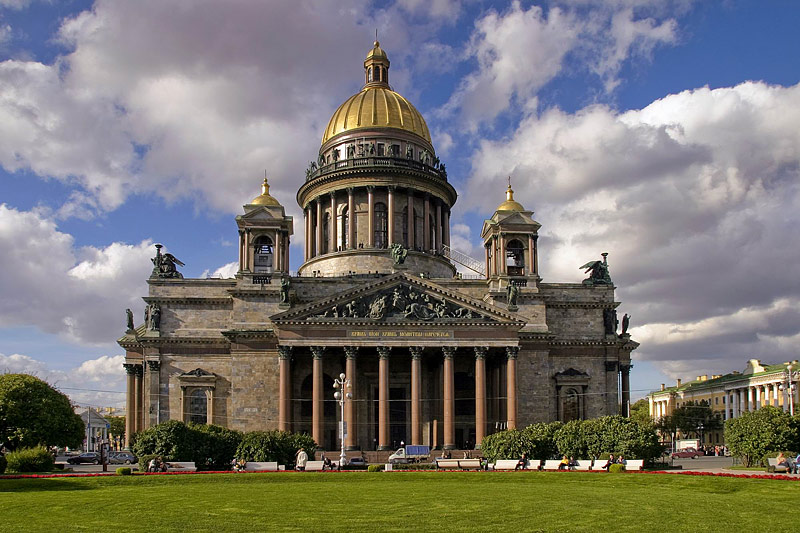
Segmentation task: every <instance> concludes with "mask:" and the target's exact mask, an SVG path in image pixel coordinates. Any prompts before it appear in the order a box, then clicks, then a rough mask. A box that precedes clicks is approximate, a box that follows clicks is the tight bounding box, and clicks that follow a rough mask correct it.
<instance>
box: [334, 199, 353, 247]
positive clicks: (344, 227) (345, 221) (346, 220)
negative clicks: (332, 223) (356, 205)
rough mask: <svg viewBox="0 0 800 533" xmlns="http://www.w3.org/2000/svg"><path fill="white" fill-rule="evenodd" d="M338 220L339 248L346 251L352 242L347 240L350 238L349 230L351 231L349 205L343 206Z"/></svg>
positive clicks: (337, 237) (337, 236)
mask: <svg viewBox="0 0 800 533" xmlns="http://www.w3.org/2000/svg"><path fill="white" fill-rule="evenodd" d="M337 218H338V220H337V221H336V228H337V230H338V232H337V235H336V239H337V242H338V244H337V246H338V247H339V248H340V249H342V250H346V249H347V246H348V245H349V244H350V242H349V241H348V240H347V238H348V233H349V232H348V230H349V229H350V216H349V212H348V210H347V205H343V206H342V207H341V209H339V216H338V217H337Z"/></svg>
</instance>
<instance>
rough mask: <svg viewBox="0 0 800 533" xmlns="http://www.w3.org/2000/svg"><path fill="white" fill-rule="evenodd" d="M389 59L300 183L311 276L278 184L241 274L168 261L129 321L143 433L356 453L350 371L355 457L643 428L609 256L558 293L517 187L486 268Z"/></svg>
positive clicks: (131, 381)
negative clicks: (192, 431) (635, 423)
mask: <svg viewBox="0 0 800 533" xmlns="http://www.w3.org/2000/svg"><path fill="white" fill-rule="evenodd" d="M389 65H390V63H389V59H388V57H387V55H386V53H385V52H384V51H383V50H382V49H381V47H380V44H379V43H378V42H377V41H376V42H375V43H374V47H373V48H372V49H371V50H370V51H369V53H368V54H367V57H366V60H365V61H364V87H363V88H362V89H361V91H360V92H358V93H357V94H355V95H353V96H351V97H350V98H348V99H347V100H345V101H344V103H343V104H342V105H341V106H339V108H338V109H336V111H335V112H334V113H333V116H332V117H331V119H330V122H329V123H328V126H327V127H326V128H325V131H324V132H322V146H321V147H320V149H319V154H318V157H317V159H316V160H315V161H314V162H312V163H311V164H310V165H309V167H308V169H307V170H306V172H305V176H304V177H303V176H302V174H301V173H298V183H299V185H300V186H299V188H298V191H297V202H298V204H299V205H300V207H301V208H302V210H303V222H302V223H303V224H304V231H303V232H302V233H303V235H304V238H305V242H304V259H305V261H304V262H303V264H302V265H300V266H299V268H297V272H296V273H294V272H293V273H291V274H290V265H289V241H290V238H291V236H292V234H293V228H294V221H293V220H292V217H290V216H287V215H286V214H285V211H284V207H283V206H282V204H281V202H280V201H279V200H278V199H276V198H274V197H273V196H271V195H270V193H269V184H268V183H267V180H266V179H265V180H264V183H263V186H262V193H261V194H260V195H259V196H256V197H255V198H253V199H252V200H251V201H250V202H248V203H247V204H246V205H244V208H243V212H242V214H240V215H239V216H237V217H236V224H237V226H238V231H239V240H238V242H239V270H238V273H237V274H236V277H235V278H233V279H184V278H183V277H182V276H181V274H180V273H179V270H178V267H179V266H180V265H181V263H180V262H179V261H178V260H177V259H176V258H175V257H174V256H172V255H170V254H162V253H161V250H160V247H159V248H158V249H157V252H156V257H155V258H154V259H153V263H154V268H153V273H152V275H151V277H150V279H149V280H148V285H149V294H148V295H147V296H145V297H144V300H145V302H146V304H147V307H146V313H145V321H144V323H142V324H140V325H138V326H135V325H134V321H133V318H132V314H131V313H130V312H128V330H127V332H126V333H125V335H124V336H123V337H122V338H121V339H119V344H120V345H121V346H122V347H123V348H125V350H126V361H125V365H124V366H125V370H126V371H127V412H128V415H129V416H128V417H127V424H128V427H127V430H128V431H127V434H128V435H131V434H133V433H135V432H136V431H139V430H141V429H144V428H147V427H150V426H152V425H155V424H157V423H160V422H164V421H166V420H170V419H178V420H184V421H186V422H189V421H193V422H207V423H213V424H218V425H221V426H226V427H229V428H233V429H239V430H243V431H251V430H266V429H281V430H287V431H295V432H307V433H309V434H311V435H312V436H313V438H314V439H315V440H316V442H317V443H318V444H319V445H320V446H321V447H322V448H323V449H329V450H330V449H337V448H338V434H337V427H338V421H339V418H340V409H339V407H340V406H339V404H338V403H337V402H336V401H335V400H334V398H333V394H334V388H333V384H334V379H336V378H338V377H339V376H340V374H341V373H344V374H345V375H346V379H347V380H349V388H346V390H347V391H349V392H350V393H351V395H352V398H351V399H348V400H347V401H345V403H344V420H345V421H346V427H347V430H346V446H347V448H348V449H350V450H376V449H377V450H386V449H390V448H392V447H394V446H397V445H399V444H400V443H405V444H420V445H429V446H432V447H443V448H445V449H454V448H461V449H466V448H473V447H479V446H480V443H481V441H482V439H483V438H484V437H485V436H486V435H488V434H491V433H493V432H495V431H498V430H500V429H503V428H515V427H516V428H523V427H524V426H526V425H528V424H531V423H533V422H540V421H553V420H562V421H568V420H572V419H584V418H592V417H597V416H603V415H609V414H617V413H622V414H627V411H628V406H629V390H630V387H629V374H630V369H631V358H630V356H631V351H632V350H634V349H635V348H636V347H637V346H638V344H637V343H636V342H634V341H632V340H631V339H630V336H629V335H628V334H627V320H625V319H623V321H622V322H623V323H622V327H621V328H619V327H618V320H617V313H616V310H615V309H616V307H617V306H618V305H619V302H616V301H615V300H614V285H613V282H612V280H611V276H610V273H609V267H608V262H607V259H606V254H603V256H602V258H600V257H599V256H600V253H598V258H597V260H596V261H592V262H590V263H587V264H586V265H584V268H585V270H586V271H587V274H588V276H589V277H588V278H586V279H585V280H583V281H580V279H579V278H578V279H577V280H576V281H577V282H574V283H544V282H543V281H542V279H541V278H540V277H539V269H538V259H539V249H538V248H537V242H538V230H539V228H540V224H539V223H538V222H536V221H535V220H534V219H533V212H532V211H529V210H528V209H526V208H525V207H524V206H522V205H521V204H520V203H519V202H517V201H515V200H514V191H513V190H512V188H511V185H512V184H511V183H509V186H508V189H507V190H506V191H505V199H503V198H502V197H500V198H498V199H497V200H498V203H499V205H498V206H497V209H496V210H495V212H494V213H493V214H490V217H489V218H487V219H486V220H485V221H484V223H483V228H482V230H481V238H482V240H483V244H484V250H485V253H484V257H482V258H471V257H468V256H466V255H465V254H462V253H460V252H458V251H457V250H454V249H452V248H451V247H450V210H451V209H452V207H453V205H454V204H455V202H456V199H457V197H458V195H457V193H456V190H455V189H454V188H453V186H452V185H451V184H450V183H449V182H448V180H447V171H446V167H445V164H444V163H442V162H441V161H440V160H439V158H438V157H437V156H436V150H435V148H434V146H433V144H432V143H431V136H430V133H429V131H428V127H427V125H426V123H425V119H424V118H423V117H422V115H421V114H420V113H419V111H417V110H416V109H415V108H414V106H413V105H412V104H411V103H410V102H409V101H408V100H406V99H405V98H403V97H402V96H401V95H399V94H398V93H396V92H394V91H393V90H392V89H391V87H390V85H389ZM598 252H599V250H598ZM454 263H459V264H461V265H463V266H464V267H465V268H464V269H462V270H464V271H465V272H467V271H469V272H472V273H474V274H472V275H468V274H464V275H462V274H459V273H458V272H457V271H456V268H455V266H454ZM579 266H580V265H576V274H580V272H579V271H578V267H579ZM626 318H627V317H626Z"/></svg>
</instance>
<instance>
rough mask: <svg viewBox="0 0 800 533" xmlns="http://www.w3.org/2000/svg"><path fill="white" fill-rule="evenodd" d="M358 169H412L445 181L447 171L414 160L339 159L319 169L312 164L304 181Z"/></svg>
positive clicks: (437, 166) (440, 165)
mask: <svg viewBox="0 0 800 533" xmlns="http://www.w3.org/2000/svg"><path fill="white" fill-rule="evenodd" d="M359 168H397V169H412V170H418V171H421V172H425V173H426V174H430V175H432V176H434V177H436V178H439V179H441V180H444V181H447V170H446V169H445V166H444V164H438V165H436V166H432V165H428V164H427V163H423V162H422V161H416V160H414V159H408V158H404V157H390V156H370V157H353V158H348V159H339V160H338V161H334V162H332V163H328V164H325V165H322V166H321V167H318V166H317V164H316V163H312V164H311V165H310V166H309V168H308V169H307V170H306V181H311V180H314V179H317V178H319V177H321V176H324V175H326V174H332V173H334V172H339V171H342V170H347V169H359Z"/></svg>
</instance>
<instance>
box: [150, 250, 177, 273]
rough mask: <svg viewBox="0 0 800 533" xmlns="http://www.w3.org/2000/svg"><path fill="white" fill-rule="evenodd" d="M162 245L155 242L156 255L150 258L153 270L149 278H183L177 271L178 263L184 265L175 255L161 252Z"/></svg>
mask: <svg viewBox="0 0 800 533" xmlns="http://www.w3.org/2000/svg"><path fill="white" fill-rule="evenodd" d="M161 248H163V245H161V244H156V256H155V257H154V258H152V259H151V261H152V262H153V272H152V273H151V274H150V277H151V278H165V279H175V278H178V279H183V274H181V273H180V272H178V265H180V266H185V265H184V264H183V263H182V262H181V261H180V260H179V259H178V258H177V257H175V256H174V255H172V254H162V253H161Z"/></svg>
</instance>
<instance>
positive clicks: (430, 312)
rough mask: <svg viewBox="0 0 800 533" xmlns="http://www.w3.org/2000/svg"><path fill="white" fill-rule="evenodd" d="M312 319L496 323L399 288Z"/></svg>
mask: <svg viewBox="0 0 800 533" xmlns="http://www.w3.org/2000/svg"><path fill="white" fill-rule="evenodd" d="M312 318H343V319H348V318H361V319H364V318H367V319H373V320H385V319H395V320H403V319H411V320H426V321H428V320H440V319H445V320H446V319H461V320H463V319H468V320H469V319H471V320H482V321H486V320H493V319H492V318H490V317H488V316H486V315H484V314H481V313H478V312H476V311H474V310H472V309H470V308H468V307H464V306H462V305H459V304H458V303H455V302H452V301H449V300H447V299H445V298H443V297H440V296H436V295H432V294H428V293H426V292H423V291H420V290H418V289H416V288H414V287H410V286H406V285H397V286H394V287H392V288H389V289H386V290H383V291H380V292H378V293H374V294H370V295H365V296H363V297H360V298H356V299H353V300H351V301H349V302H346V303H344V304H335V305H332V306H330V307H328V308H327V309H325V310H323V311H322V312H320V313H318V314H316V315H314V316H313V317H312Z"/></svg>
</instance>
